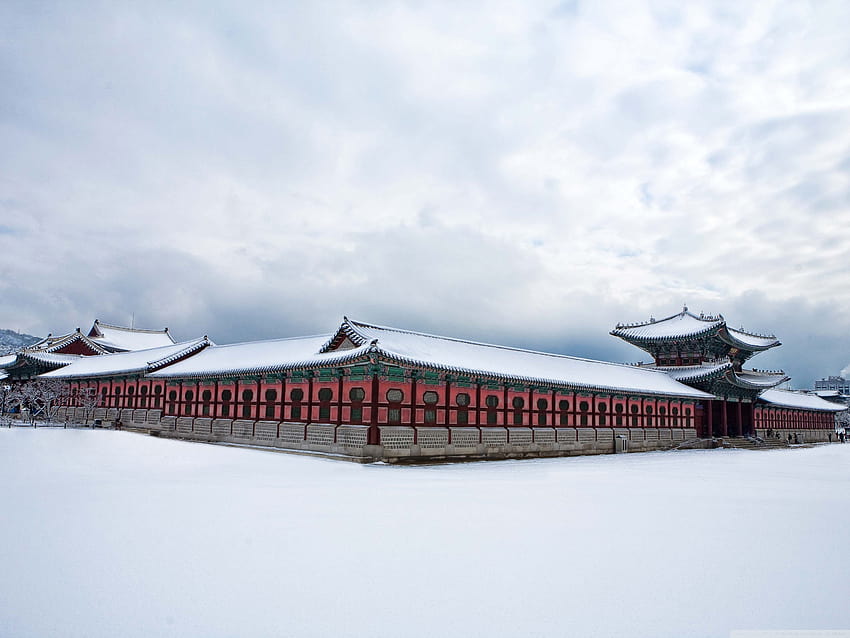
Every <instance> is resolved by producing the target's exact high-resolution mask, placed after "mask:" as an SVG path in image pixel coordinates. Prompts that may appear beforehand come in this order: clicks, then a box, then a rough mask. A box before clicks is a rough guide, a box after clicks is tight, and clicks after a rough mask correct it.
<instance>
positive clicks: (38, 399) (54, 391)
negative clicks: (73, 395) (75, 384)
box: [16, 379, 68, 423]
mask: <svg viewBox="0 0 850 638" xmlns="http://www.w3.org/2000/svg"><path fill="white" fill-rule="evenodd" d="M16 395H17V396H18V398H19V403H18V404H19V405H21V407H22V408H25V409H27V410H29V417H30V421H31V422H32V423H35V422H36V420H44V421H47V422H50V421H52V420H53V417H54V416H55V415H56V410H57V409H58V408H59V405H60V404H61V403H62V402H63V400H64V399H65V397H67V396H68V386H67V385H66V384H65V383H64V382H62V381H58V380H56V379H33V380H32V381H27V382H26V383H22V384H20V385H19V386H18V387H17V388H16Z"/></svg>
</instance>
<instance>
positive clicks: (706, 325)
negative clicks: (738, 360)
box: [611, 306, 780, 351]
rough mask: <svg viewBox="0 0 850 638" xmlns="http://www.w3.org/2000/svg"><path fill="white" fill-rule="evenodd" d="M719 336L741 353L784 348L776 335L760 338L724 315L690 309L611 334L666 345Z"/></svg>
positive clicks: (616, 329)
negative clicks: (666, 343)
mask: <svg viewBox="0 0 850 638" xmlns="http://www.w3.org/2000/svg"><path fill="white" fill-rule="evenodd" d="M711 333H716V334H717V336H718V337H719V338H720V339H721V340H722V341H724V342H725V343H727V344H728V345H730V346H733V347H736V348H739V349H741V350H749V351H753V350H766V349H768V348H772V347H774V346H778V345H780V343H779V341H778V340H777V338H776V337H775V336H774V335H760V334H755V333H752V332H747V331H745V330H743V329H739V330H736V329H734V328H730V327H729V326H728V325H727V324H726V320H725V319H724V318H723V315H717V316H709V315H703V314H701V315H699V316H697V315H695V314H693V313H691V312H688V308H687V306H685V307H684V308H683V309H682V312H680V313H678V314H675V315H671V316H670V317H665V318H664V319H659V320H657V321H656V320H655V319H650V320H649V321H646V322H642V323H633V324H617V327H616V328H614V330H612V331H611V334H612V335H614V336H616V337H620V338H622V339H625V340H626V341H636V342H659V341H661V342H663V341H667V340H671V339H683V338H693V337H699V336H701V335H708V334H711Z"/></svg>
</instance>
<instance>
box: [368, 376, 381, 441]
mask: <svg viewBox="0 0 850 638" xmlns="http://www.w3.org/2000/svg"><path fill="white" fill-rule="evenodd" d="M379 390H380V382H379V381H378V373H377V372H373V373H372V406H371V408H370V409H369V436H368V438H367V441H368V443H369V445H379V441H378V439H379V438H380V437H379V436H378V433H379V430H378V392H379Z"/></svg>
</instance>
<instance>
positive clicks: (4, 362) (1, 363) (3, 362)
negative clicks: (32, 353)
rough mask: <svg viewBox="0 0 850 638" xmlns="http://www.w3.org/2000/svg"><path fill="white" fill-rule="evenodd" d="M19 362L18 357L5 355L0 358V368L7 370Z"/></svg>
mask: <svg viewBox="0 0 850 638" xmlns="http://www.w3.org/2000/svg"><path fill="white" fill-rule="evenodd" d="M17 360H18V355H16V354H4V355H3V356H2V357H0V368H7V367H9V366H11V365H14V363H15V362H16V361H17Z"/></svg>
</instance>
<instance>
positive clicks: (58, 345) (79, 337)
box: [21, 330, 109, 354]
mask: <svg viewBox="0 0 850 638" xmlns="http://www.w3.org/2000/svg"><path fill="white" fill-rule="evenodd" d="M75 341H80V342H82V343H83V344H85V345H86V347H88V348H89V349H90V350H91V351H92V352H93V353H95V354H106V353H107V352H109V351H108V350H107V349H106V348H104V347H103V346H102V345H100V344H99V343H95V342H94V341H93V340H92V339H90V338H89V337H87V336H86V335H84V334H83V333H82V332H80V331H79V330H75V331H74V332H69V333H68V334H64V335H58V336H55V337H54V336H53V335H52V334H51V335H47V336H46V337H45V338H44V339H42V340H41V341H38V342H37V343H34V344H32V345H30V346H27V347H26V348H22V349H21V352H56V351H57V350H61V349H62V348H66V347H68V346H70V345H71V344H72V343H74V342H75Z"/></svg>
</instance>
